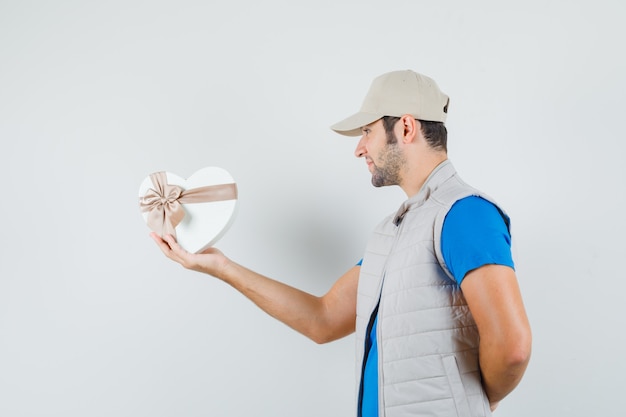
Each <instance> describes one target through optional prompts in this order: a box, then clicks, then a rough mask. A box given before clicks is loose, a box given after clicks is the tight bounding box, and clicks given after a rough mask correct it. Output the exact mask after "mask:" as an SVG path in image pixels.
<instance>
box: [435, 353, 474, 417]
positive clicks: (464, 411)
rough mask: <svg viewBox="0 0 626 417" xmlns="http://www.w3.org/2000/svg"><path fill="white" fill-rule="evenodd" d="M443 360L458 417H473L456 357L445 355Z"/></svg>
mask: <svg viewBox="0 0 626 417" xmlns="http://www.w3.org/2000/svg"><path fill="white" fill-rule="evenodd" d="M441 360H442V362H443V367H444V369H445V371H446V376H447V377H448V383H449V384H450V392H451V393H452V398H453V399H454V404H455V406H456V412H457V416H459V417H471V413H470V407H469V403H468V401H467V395H466V394H465V387H464V386H463V381H462V380H461V374H460V373H459V366H458V365H457V363H456V356H454V355H443V356H442V357H441Z"/></svg>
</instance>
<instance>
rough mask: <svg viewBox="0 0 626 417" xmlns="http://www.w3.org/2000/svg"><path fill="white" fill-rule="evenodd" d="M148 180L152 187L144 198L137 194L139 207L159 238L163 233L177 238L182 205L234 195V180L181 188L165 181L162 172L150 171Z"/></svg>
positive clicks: (230, 198)
mask: <svg viewBox="0 0 626 417" xmlns="http://www.w3.org/2000/svg"><path fill="white" fill-rule="evenodd" d="M150 179H151V180H152V184H153V185H154V187H153V188H150V189H149V190H148V191H147V192H146V194H145V195H144V196H143V197H139V207H140V209H141V211H142V212H143V213H148V216H147V218H146V223H147V224H148V227H149V228H150V229H151V230H153V231H154V232H156V233H158V234H159V235H160V236H161V237H163V236H165V235H166V234H171V235H173V236H174V237H176V226H178V224H179V223H180V222H181V221H182V220H183V218H184V217H185V209H184V208H183V206H182V205H183V204H189V203H209V202H213V201H225V200H235V199H236V198H237V185H236V184H234V183H233V184H219V185H208V186H206V187H198V188H192V189H190V190H184V189H183V188H182V187H179V186H178V185H170V184H168V183H167V175H166V174H165V172H156V173H154V174H151V175H150Z"/></svg>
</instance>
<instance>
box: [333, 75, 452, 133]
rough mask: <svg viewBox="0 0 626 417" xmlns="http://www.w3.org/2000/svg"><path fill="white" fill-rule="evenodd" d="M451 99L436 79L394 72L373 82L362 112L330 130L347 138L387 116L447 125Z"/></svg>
mask: <svg viewBox="0 0 626 417" xmlns="http://www.w3.org/2000/svg"><path fill="white" fill-rule="evenodd" d="M449 102H450V99H449V98H448V96H447V95H445V94H444V93H443V92H442V91H441V90H440V89H439V87H438V86H437V83H436V82H435V80H433V79H432V78H429V77H427V76H425V75H422V74H418V73H417V72H415V71H411V70H406V71H392V72H388V73H386V74H383V75H380V76H378V77H376V78H375V79H374V81H372V85H371V86H370V89H369V91H368V92H367V95H366V96H365V99H364V100H363V105H362V106H361V110H360V111H359V112H358V113H356V114H353V115H352V116H350V117H348V118H347V119H345V120H342V121H340V122H339V123H335V124H334V125H332V126H331V127H330V128H331V129H332V130H334V131H335V132H337V133H340V134H342V135H346V136H359V135H361V128H362V127H363V126H365V125H368V124H370V123H373V122H375V121H376V120H378V119H380V118H381V117H384V116H395V117H400V116H402V115H405V114H410V115H411V116H413V117H415V118H416V119H418V120H429V121H433V122H445V121H446V116H447V113H448V103H449Z"/></svg>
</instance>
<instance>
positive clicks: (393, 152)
mask: <svg viewBox="0 0 626 417" xmlns="http://www.w3.org/2000/svg"><path fill="white" fill-rule="evenodd" d="M361 131H362V132H363V136H361V140H360V141H359V143H358V145H357V148H356V150H355V155H356V156H357V158H361V157H362V158H365V162H366V163H367V167H368V169H369V170H370V172H371V173H372V185H373V186H374V187H383V186H386V185H400V183H401V180H402V178H401V172H402V168H403V167H404V164H405V163H406V158H405V157H404V155H403V154H402V151H401V149H400V147H399V146H398V139H397V137H396V135H395V133H394V132H393V131H392V132H390V133H389V135H387V133H386V132H385V127H384V125H383V122H382V120H377V121H375V122H374V123H371V124H369V125H367V126H363V128H362V129H361Z"/></svg>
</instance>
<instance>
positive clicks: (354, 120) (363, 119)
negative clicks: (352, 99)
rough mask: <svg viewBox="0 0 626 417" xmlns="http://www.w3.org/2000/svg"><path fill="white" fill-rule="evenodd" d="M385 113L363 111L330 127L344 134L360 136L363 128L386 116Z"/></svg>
mask: <svg viewBox="0 0 626 417" xmlns="http://www.w3.org/2000/svg"><path fill="white" fill-rule="evenodd" d="M384 116H385V115H384V114H374V113H363V112H359V113H356V114H353V115H352V116H350V117H348V118H347V119H344V120H342V121H340V122H338V123H335V124H334V125H332V126H331V127H330V128H331V129H332V130H334V131H335V132H337V133H339V134H340V135H344V136H360V135H361V128H362V127H363V126H366V125H368V124H370V123H373V122H375V121H376V120H378V119H380V118H382V117H384Z"/></svg>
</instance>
